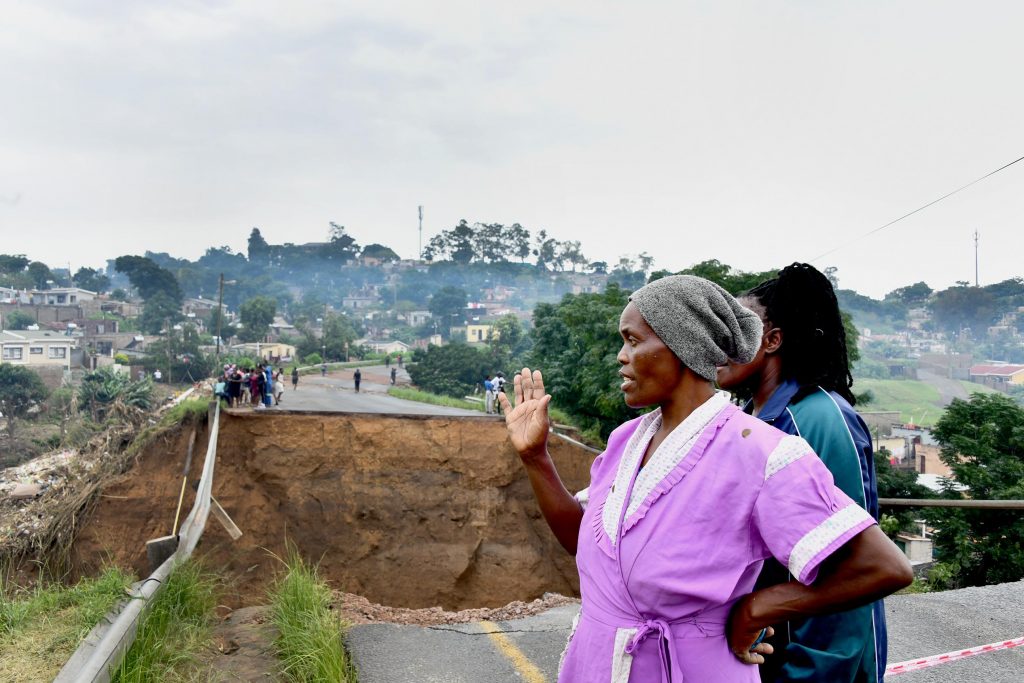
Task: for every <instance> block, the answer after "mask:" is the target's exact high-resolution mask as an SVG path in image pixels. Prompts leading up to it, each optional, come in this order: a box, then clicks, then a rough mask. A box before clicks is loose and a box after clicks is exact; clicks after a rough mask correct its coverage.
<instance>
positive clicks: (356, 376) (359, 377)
mask: <svg viewBox="0 0 1024 683" xmlns="http://www.w3.org/2000/svg"><path fill="white" fill-rule="evenodd" d="M352 380H353V381H354V382H355V384H356V393H357V394H358V393H359V383H360V382H362V381H363V373H361V372H360V371H359V368H356V371H355V373H354V374H353V375H352Z"/></svg>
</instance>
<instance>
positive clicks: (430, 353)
mask: <svg viewBox="0 0 1024 683" xmlns="http://www.w3.org/2000/svg"><path fill="white" fill-rule="evenodd" d="M412 361H413V362H412V363H410V364H409V365H408V366H407V369H408V371H409V377H410V379H412V383H413V384H415V385H416V386H417V387H419V388H420V389H423V390H425V391H431V392H433V393H435V394H444V395H446V396H455V397H462V396H466V395H468V394H470V393H471V392H472V391H473V389H474V388H475V387H476V386H477V385H478V384H481V383H482V382H483V381H484V378H485V377H486V376H487V374H488V373H490V374H493V372H494V371H493V370H492V369H491V367H490V365H491V361H490V359H489V358H488V357H487V356H486V355H485V354H484V353H483V352H482V351H479V350H477V349H475V348H473V347H471V346H468V345H467V344H463V343H461V342H456V343H451V344H447V345H445V346H430V347H428V348H427V350H426V351H424V350H422V349H417V350H416V351H415V352H414V353H413V357H412Z"/></svg>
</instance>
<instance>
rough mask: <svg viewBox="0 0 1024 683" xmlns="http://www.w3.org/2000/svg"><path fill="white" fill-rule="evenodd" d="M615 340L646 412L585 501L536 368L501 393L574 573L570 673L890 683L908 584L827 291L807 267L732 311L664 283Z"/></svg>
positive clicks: (615, 442) (627, 312) (566, 666)
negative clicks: (562, 452) (889, 605)
mask: <svg viewBox="0 0 1024 683" xmlns="http://www.w3.org/2000/svg"><path fill="white" fill-rule="evenodd" d="M619 333H620V336H621V337H622V347H621V349H620V350H619V353H618V355H617V358H616V360H617V362H618V364H619V376H620V377H621V380H622V382H621V386H620V389H621V391H622V393H623V396H624V400H625V402H626V404H627V405H628V406H630V407H631V408H637V409H653V410H650V411H649V412H646V413H645V414H642V415H640V416H639V417H636V418H635V419H632V420H630V421H628V422H626V423H625V424H623V425H620V426H619V427H618V428H617V429H616V430H614V431H613V432H612V433H611V435H610V436H609V437H608V442H607V447H606V449H605V450H604V452H603V453H601V454H600V455H599V456H597V458H596V459H595V460H594V463H593V465H592V467H591V472H590V485H589V486H588V487H587V488H585V489H583V490H582V491H579V492H576V493H573V492H571V491H569V490H567V489H566V487H565V486H564V485H563V484H562V481H561V479H560V478H559V476H558V473H557V471H556V469H555V466H554V464H553V461H552V459H551V456H550V455H549V453H548V449H547V442H548V436H549V423H550V421H549V418H548V405H549V403H550V402H551V395H550V394H548V393H546V391H545V387H544V379H543V374H542V373H541V372H540V371H539V370H533V371H531V370H530V369H529V368H523V370H522V372H521V373H519V374H517V375H516V376H515V378H514V382H513V384H514V392H512V393H514V398H515V402H514V404H513V402H512V401H510V400H509V397H508V396H506V395H505V394H504V393H499V394H497V396H496V398H497V400H498V402H499V404H500V405H501V406H502V408H503V409H504V411H505V421H506V425H507V428H508V433H509V438H510V440H511V442H512V445H513V447H514V448H515V449H516V451H517V452H518V454H519V457H520V460H521V461H522V464H523V466H524V468H525V469H526V471H527V473H528V475H529V481H530V484H531V486H532V487H533V491H534V494H535V496H536V498H537V501H538V503H539V506H540V509H541V512H542V513H543V515H544V518H545V520H546V521H547V523H548V525H549V526H550V527H551V529H552V531H553V532H554V534H555V536H556V538H557V539H558V540H559V542H560V543H561V544H562V546H563V547H564V548H565V549H566V550H567V551H568V552H569V553H571V554H573V555H575V556H576V564H577V567H578V569H579V574H580V592H581V594H582V596H583V597H582V607H581V611H580V614H579V616H578V617H577V618H576V621H575V622H574V624H573V627H572V630H571V634H570V637H569V643H568V646H567V648H566V651H565V654H564V655H563V659H562V663H561V667H560V672H559V681H561V682H563V683H567V682H575V683H584V682H586V683H590V682H591V681H614V682H616V683H627V682H633V683H636V682H639V681H643V682H645V683H646V682H648V681H654V682H658V681H660V682H661V683H673V682H675V683H679V682H681V681H701V682H702V683H737V682H739V683H757V682H758V681H765V682H771V683H782V682H784V681H816V682H819V683H855V682H857V683H859V682H865V683H880V682H881V681H882V680H883V677H884V672H885V664H886V635H885V620H884V611H883V610H882V603H881V599H882V598H883V597H884V596H886V595H888V594H890V593H892V592H893V591H895V590H898V589H899V588H902V587H903V586H905V585H907V584H909V583H910V581H911V579H912V578H913V573H912V572H911V568H910V564H909V562H908V561H907V559H906V557H905V556H904V555H903V553H902V552H901V551H900V550H899V548H897V547H896V546H895V544H893V543H892V541H890V540H889V539H888V538H887V537H886V535H885V534H884V533H883V532H882V531H881V530H880V529H879V527H878V524H877V521H878V499H877V491H876V484H875V472H874V460H873V454H872V450H871V439H870V437H869V434H868V430H867V428H866V426H865V424H864V421H863V420H862V419H861V418H860V416H859V415H857V413H856V412H855V411H854V409H853V407H852V405H853V403H854V400H855V399H854V396H853V394H852V392H851V391H850V387H851V385H852V383H853V380H852V376H851V374H850V363H849V354H848V351H847V347H846V334H845V329H844V326H843V321H842V317H841V314H840V312H839V307H838V303H837V301H836V297H835V292H834V291H833V288H832V285H831V283H830V282H829V281H828V279H827V278H826V277H825V276H824V275H823V274H822V273H820V272H819V271H817V270H816V269H815V268H813V267H811V266H809V265H807V264H801V263H795V264H793V265H791V266H789V267H787V268H784V269H783V270H781V271H780V272H779V274H778V276H777V277H776V278H773V279H771V280H769V281H767V282H765V283H762V284H761V285H759V286H758V287H755V288H754V289H752V290H750V291H749V292H748V293H747V294H746V295H743V296H741V297H740V298H739V300H737V299H735V298H733V296H732V295H730V294H729V293H728V292H726V291H725V290H724V289H722V288H721V287H719V286H718V285H716V284H714V283H711V282H709V281H707V280H704V279H701V278H698V277H693V276H687V275H676V276H669V277H664V278H661V279H658V280H655V281H653V282H651V283H649V284H647V285H646V286H644V287H642V288H640V289H639V290H637V291H635V292H633V294H632V296H630V299H629V303H628V304H627V305H626V307H625V308H624V310H623V311H622V314H621V316H620V318H619ZM716 384H717V387H716ZM719 387H720V388H721V389H728V390H733V391H735V392H736V393H737V394H739V395H742V396H746V397H749V400H747V401H746V402H745V403H743V404H742V405H737V404H736V403H735V402H734V401H735V399H733V397H732V396H730V394H728V393H727V392H725V391H721V390H720V389H719Z"/></svg>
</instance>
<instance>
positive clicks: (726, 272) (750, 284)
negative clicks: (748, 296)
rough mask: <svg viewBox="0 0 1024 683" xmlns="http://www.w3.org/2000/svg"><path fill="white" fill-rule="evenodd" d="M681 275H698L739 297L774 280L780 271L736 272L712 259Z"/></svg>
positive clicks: (683, 271)
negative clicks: (763, 283) (766, 281)
mask: <svg viewBox="0 0 1024 683" xmlns="http://www.w3.org/2000/svg"><path fill="white" fill-rule="evenodd" d="M679 275H696V276H697V277H702V278H704V279H705V280H711V281H712V282H714V283H715V284H717V285H718V286H720V287H721V288H722V289H724V290H726V291H727V292H729V293H730V294H733V295H734V296H738V295H740V294H742V293H743V292H746V291H748V290H750V289H753V288H754V287H756V286H757V285H759V284H761V283H762V282H764V281H765V280H770V279H772V278H773V277H775V276H776V275H778V271H777V270H765V271H760V272H752V273H747V272H744V271H742V270H735V269H734V268H733V267H732V266H729V265H726V264H724V263H722V262H721V261H719V260H717V259H710V260H708V261H701V262H700V263H696V264H694V265H692V266H690V267H689V268H687V269H685V270H681V271H679Z"/></svg>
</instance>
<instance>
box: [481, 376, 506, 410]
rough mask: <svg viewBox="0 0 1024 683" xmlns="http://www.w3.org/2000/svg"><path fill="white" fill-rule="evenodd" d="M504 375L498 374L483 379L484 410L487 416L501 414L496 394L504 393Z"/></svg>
mask: <svg viewBox="0 0 1024 683" xmlns="http://www.w3.org/2000/svg"><path fill="white" fill-rule="evenodd" d="M505 382H506V380H505V373H503V372H498V373H495V374H494V375H493V376H492V375H487V377H485V378H484V409H485V410H486V411H487V414H488V415H494V414H496V413H499V412H501V404H500V403H498V394H503V393H505Z"/></svg>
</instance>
